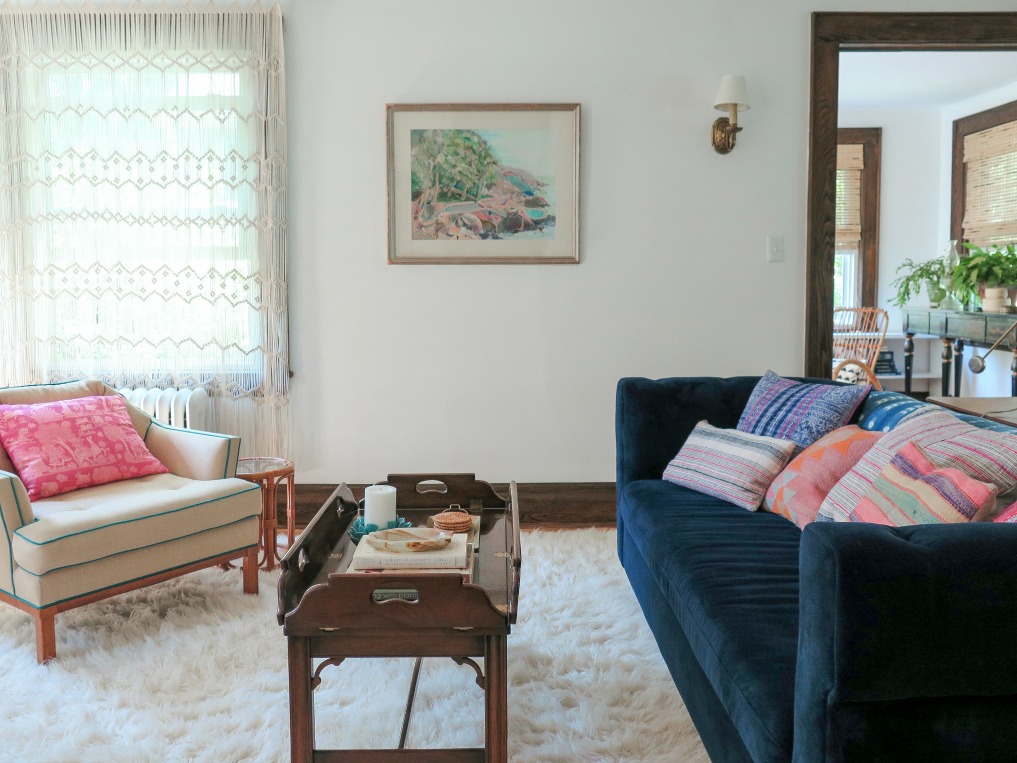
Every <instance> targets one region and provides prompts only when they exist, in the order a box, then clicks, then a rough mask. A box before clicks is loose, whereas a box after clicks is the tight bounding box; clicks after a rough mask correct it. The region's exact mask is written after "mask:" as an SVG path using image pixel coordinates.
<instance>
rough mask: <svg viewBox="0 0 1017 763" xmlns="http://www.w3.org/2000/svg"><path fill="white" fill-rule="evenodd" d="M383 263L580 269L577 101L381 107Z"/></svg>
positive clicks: (393, 105) (394, 105)
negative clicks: (384, 110) (384, 135)
mask: <svg viewBox="0 0 1017 763" xmlns="http://www.w3.org/2000/svg"><path fill="white" fill-rule="evenodd" d="M387 116H388V118H387V123H388V261H389V262H390V263H394V264H404V263H405V264H421V263H423V264H436V263H437V264H472V263H487V264H491V263H498V264H508V263H549V264H553V263H577V262H579V104H578V103H537V104H517V103H497V104H389V106H388V115H387Z"/></svg>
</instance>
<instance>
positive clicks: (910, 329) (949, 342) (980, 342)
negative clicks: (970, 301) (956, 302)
mask: <svg viewBox="0 0 1017 763" xmlns="http://www.w3.org/2000/svg"><path fill="white" fill-rule="evenodd" d="M1015 320H1017V315H1014V314H1012V313H975V312H971V313H969V312H962V311H953V310H931V309H928V308H926V309H915V308H905V310H904V334H905V336H906V339H905V340H904V392H905V393H906V394H911V376H912V366H913V363H914V352H915V343H914V337H915V335H916V334H929V335H932V336H937V337H939V338H940V339H941V340H942V341H943V354H942V358H943V389H942V396H943V397H949V396H950V379H951V376H952V377H953V390H954V392H953V394H954V396H956V395H958V394H959V393H960V384H961V370H962V369H963V367H964V362H963V360H964V345H965V344H971V345H974V346H975V347H989V346H991V345H992V343H993V342H995V341H996V340H997V339H999V338H1000V337H1001V336H1003V334H1004V333H1006V330H1007V329H1008V328H1010V326H1011V325H1013V322H1014V321H1015ZM1005 345H1006V343H1005V342H1004V346H1005ZM1009 347H1010V349H1011V351H1012V352H1013V359H1012V360H1011V362H1010V392H1011V394H1012V395H1014V396H1017V345H1015V344H1014V339H1013V335H1012V334H1011V338H1010V339H1009ZM1000 349H1002V346H1001V348H1000ZM951 371H952V373H951Z"/></svg>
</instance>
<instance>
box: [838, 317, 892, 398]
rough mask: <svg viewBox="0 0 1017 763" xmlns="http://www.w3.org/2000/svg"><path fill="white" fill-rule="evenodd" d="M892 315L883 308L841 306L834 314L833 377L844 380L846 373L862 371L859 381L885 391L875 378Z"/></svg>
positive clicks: (858, 375) (858, 376)
mask: <svg viewBox="0 0 1017 763" xmlns="http://www.w3.org/2000/svg"><path fill="white" fill-rule="evenodd" d="M888 323H889V316H888V315H887V313H886V310H884V309H883V308H881V307H838V308H836V309H835V310H834V311H833V369H832V377H833V378H834V379H836V378H838V374H839V375H840V376H841V380H842V381H843V380H844V377H845V374H844V373H843V372H844V371H845V370H846V371H850V370H851V369H853V368H857V369H859V371H860V373H858V374H857V380H858V381H867V382H868V383H870V384H872V385H873V386H875V387H876V389H882V387H881V386H880V384H879V381H878V380H877V379H876V374H875V371H874V370H873V369H874V368H875V366H876V359H877V358H878V357H879V351H880V350H881V349H882V348H883V340H884V339H886V327H887V324H888Z"/></svg>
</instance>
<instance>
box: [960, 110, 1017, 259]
mask: <svg viewBox="0 0 1017 763" xmlns="http://www.w3.org/2000/svg"><path fill="white" fill-rule="evenodd" d="M964 165H965V173H964V178H965V179H964V183H965V190H964V222H963V237H964V239H965V240H966V241H969V242H971V243H972V244H976V245H978V246H982V247H985V246H990V245H992V244H1010V243H1013V242H1015V241H1017V122H1006V123H1004V124H1001V125H997V126H996V127H990V128H989V129H987V130H982V131H981V132H976V133H971V134H970V135H966V136H965V137H964Z"/></svg>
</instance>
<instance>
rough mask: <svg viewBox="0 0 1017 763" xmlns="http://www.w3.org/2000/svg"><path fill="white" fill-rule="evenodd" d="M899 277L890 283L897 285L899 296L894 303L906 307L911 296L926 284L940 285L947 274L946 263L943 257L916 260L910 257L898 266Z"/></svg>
mask: <svg viewBox="0 0 1017 763" xmlns="http://www.w3.org/2000/svg"><path fill="white" fill-rule="evenodd" d="M896 272H897V278H896V279H894V280H893V281H892V282H891V283H890V285H891V286H895V287H897V297H896V299H894V301H893V304H895V305H896V306H897V307H904V305H906V304H907V301H908V300H909V299H911V297H913V296H915V295H917V294H919V293H920V292H921V291H922V286H923V285H924V284H929V285H930V286H940V284H941V283H942V281H943V278H944V277H945V276H946V265H945V264H944V262H943V259H942V258H937V259H934V260H928V261H926V262H915V261H914V260H912V259H910V258H908V259H906V260H904V262H902V263H901V264H900V265H898V266H897V271H896Z"/></svg>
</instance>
